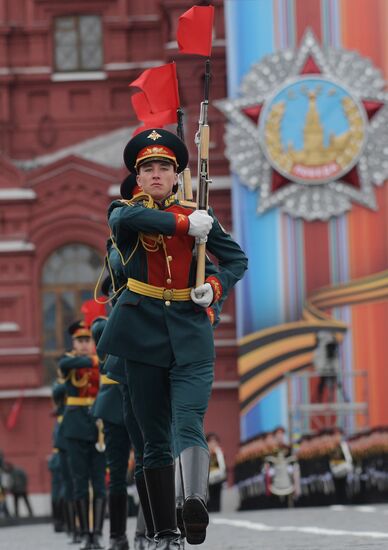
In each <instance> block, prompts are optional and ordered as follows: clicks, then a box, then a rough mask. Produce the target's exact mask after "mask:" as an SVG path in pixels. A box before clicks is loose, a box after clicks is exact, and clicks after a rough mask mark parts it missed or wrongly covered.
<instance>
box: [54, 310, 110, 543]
mask: <svg viewBox="0 0 388 550" xmlns="http://www.w3.org/2000/svg"><path fill="white" fill-rule="evenodd" d="M69 333H70V334H71V335H72V339H73V350H72V351H71V352H70V353H66V354H65V355H64V356H63V357H62V358H61V359H60V361H59V368H60V370H61V372H62V375H63V376H64V378H65V380H66V394H67V398H66V408H65V413H64V419H63V431H64V436H65V437H66V442H67V449H68V455H69V464H70V471H71V475H72V478H73V483H74V498H75V503H76V509H77V513H78V518H79V522H80V529H81V539H82V543H81V550H88V549H90V548H103V546H102V543H101V537H102V526H103V520H104V513H105V501H106V499H105V453H104V452H103V449H102V448H99V445H98V428H97V426H96V422H95V419H94V418H93V417H92V415H91V413H90V408H91V406H92V404H93V403H94V400H95V398H96V395H97V393H98V388H99V369H98V359H97V356H96V355H95V354H94V345H93V341H92V338H91V332H90V329H89V328H88V327H87V326H86V325H85V323H84V322H83V321H76V322H75V323H73V324H72V325H71V326H70V327H69ZM89 481H90V482H91V483H92V487H93V532H92V533H91V532H90V527H89Z"/></svg>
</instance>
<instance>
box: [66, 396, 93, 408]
mask: <svg viewBox="0 0 388 550" xmlns="http://www.w3.org/2000/svg"><path fill="white" fill-rule="evenodd" d="M94 402H95V398H94V397H68V398H67V399H66V405H70V406H72V407H78V406H81V407H82V406H83V407H90V405H93V403H94Z"/></svg>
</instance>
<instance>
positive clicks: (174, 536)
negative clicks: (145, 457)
mask: <svg viewBox="0 0 388 550" xmlns="http://www.w3.org/2000/svg"><path fill="white" fill-rule="evenodd" d="M174 469H175V468H174V465H173V464H171V465H169V466H163V467H161V468H149V469H147V468H144V477H145V480H146V484H147V492H148V497H149V502H150V505H151V511H152V519H153V521H154V526H155V542H156V546H155V549H156V550H179V549H180V542H179V540H180V534H179V531H178V529H177V523H176V503H175V480H174Z"/></svg>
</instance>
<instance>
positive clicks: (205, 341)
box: [97, 201, 247, 367]
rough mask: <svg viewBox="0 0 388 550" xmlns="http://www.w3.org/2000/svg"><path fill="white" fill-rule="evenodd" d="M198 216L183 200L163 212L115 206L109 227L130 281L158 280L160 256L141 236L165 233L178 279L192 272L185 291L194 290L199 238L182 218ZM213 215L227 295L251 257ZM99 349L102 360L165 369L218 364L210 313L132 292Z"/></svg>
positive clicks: (214, 249)
mask: <svg viewBox="0 0 388 550" xmlns="http://www.w3.org/2000/svg"><path fill="white" fill-rule="evenodd" d="M162 208H163V207H162ZM192 211H193V209H192V208H185V207H184V206H182V205H180V203H178V202H177V201H175V202H174V203H173V204H172V203H171V201H170V202H169V204H168V206H167V208H165V209H163V210H157V209H151V208H146V207H145V206H144V204H143V203H134V204H130V205H127V204H125V203H123V202H121V201H115V202H114V203H112V205H111V207H110V210H109V214H110V216H109V225H110V227H111V231H112V235H113V238H114V240H115V243H116V246H117V247H118V249H119V250H120V252H121V255H122V258H123V261H124V263H125V265H123V270H124V273H125V276H126V277H127V278H133V279H136V280H138V281H141V282H145V283H149V282H150V274H153V276H154V279H155V273H157V272H158V269H159V268H158V267H157V268H156V269H155V268H154V265H153V264H154V263H156V262H157V261H158V256H157V254H153V253H152V252H149V251H147V250H146V248H145V247H144V246H142V244H141V242H140V244H139V241H138V237H139V233H143V234H145V235H155V234H156V235H158V234H160V235H163V236H167V238H166V239H165V246H166V247H167V254H169V253H170V250H174V262H173V263H172V271H173V272H172V280H173V281H174V279H175V277H177V278H178V277H179V275H178V274H179V273H182V272H185V273H186V272H187V273H188V277H187V281H185V287H193V286H194V283H195V270H196V263H195V260H194V259H193V257H192V248H193V246H194V239H193V238H191V237H189V236H188V235H187V228H188V222H187V223H186V229H184V225H185V223H184V218H182V216H188V215H189V214H190V213H191V212H192ZM209 214H210V215H212V216H213V218H214V223H213V226H212V229H211V231H210V233H209V235H208V241H207V245H206V246H207V250H208V251H209V252H210V253H212V254H213V255H214V256H215V257H216V258H217V260H218V273H217V280H218V282H219V284H220V286H221V288H222V295H223V296H224V295H227V294H228V292H229V290H230V288H231V287H232V286H233V285H234V284H235V283H236V282H237V281H238V280H239V279H240V278H241V277H242V276H243V274H244V271H245V270H246V268H247V258H246V256H245V254H244V253H243V251H242V250H241V248H240V247H239V245H238V244H237V243H236V242H235V241H234V240H233V239H232V238H231V236H230V235H229V234H227V233H226V232H225V231H224V230H223V228H222V227H221V225H220V223H219V222H218V220H217V219H216V218H215V217H214V215H213V213H212V212H211V210H210V211H209ZM179 216H180V218H179V219H178V217H179ZM182 220H183V222H182V223H180V222H181V221H182ZM182 228H183V229H182ZM129 258H130V259H129ZM187 264H189V265H187ZM151 282H152V281H151ZM153 284H154V283H153ZM163 286H164V285H163ZM177 288H179V287H177ZM180 288H182V287H180ZM97 349H98V352H99V354H100V355H101V354H103V353H109V354H112V355H115V356H119V357H123V358H126V359H129V360H131V361H134V362H140V363H145V364H149V365H154V366H160V367H168V366H169V365H170V364H171V361H172V360H173V359H174V358H175V361H176V363H177V364H178V365H185V364H189V363H193V362H197V361H213V360H214V355H215V353H214V341H213V330H212V327H211V323H210V321H209V318H208V316H207V313H206V310H205V309H204V308H202V307H200V306H197V305H196V304H194V303H193V302H192V301H191V300H190V301H184V302H183V301H182V302H177V301H172V302H171V305H169V306H168V305H166V303H165V302H164V300H159V299H156V298H150V297H147V296H143V295H140V294H136V293H134V292H132V291H130V290H128V289H126V290H124V291H123V292H122V294H121V296H120V298H119V299H118V301H117V304H116V305H115V307H114V308H113V311H112V313H111V315H110V317H109V319H108V323H107V325H106V327H105V329H104V332H103V334H102V336H101V339H100V341H99V344H98V348H97Z"/></svg>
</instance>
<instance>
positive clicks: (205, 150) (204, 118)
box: [195, 59, 211, 287]
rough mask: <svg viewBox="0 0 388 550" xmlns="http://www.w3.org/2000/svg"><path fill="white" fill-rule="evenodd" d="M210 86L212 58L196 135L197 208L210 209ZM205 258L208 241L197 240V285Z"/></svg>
mask: <svg viewBox="0 0 388 550" xmlns="http://www.w3.org/2000/svg"><path fill="white" fill-rule="evenodd" d="M209 87H210V60H209V59H208V60H207V61H206V65H205V89H204V100H203V101H202V102H201V110H200V117H199V128H198V132H197V134H196V136H195V142H196V144H197V146H198V189H197V209H198V210H206V212H207V210H208V207H209V184H210V183H211V180H210V179H209V137H210V127H209V123H208V108H209ZM205 258H206V241H205V242H201V241H200V240H198V241H197V274H196V283H195V286H196V287H198V286H200V285H203V283H204V282H205Z"/></svg>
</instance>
